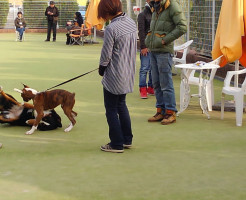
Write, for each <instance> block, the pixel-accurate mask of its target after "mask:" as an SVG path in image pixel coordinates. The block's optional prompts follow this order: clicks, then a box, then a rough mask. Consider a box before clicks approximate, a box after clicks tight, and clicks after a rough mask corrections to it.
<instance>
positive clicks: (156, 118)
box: [148, 108, 164, 122]
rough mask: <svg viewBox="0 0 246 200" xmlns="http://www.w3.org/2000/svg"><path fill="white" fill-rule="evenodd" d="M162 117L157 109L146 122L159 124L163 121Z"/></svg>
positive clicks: (159, 109)
mask: <svg viewBox="0 0 246 200" xmlns="http://www.w3.org/2000/svg"><path fill="white" fill-rule="evenodd" d="M163 118H164V115H162V114H161V108H157V112H156V114H155V115H154V116H153V117H151V118H149V119H148V122H160V121H161V120H163Z"/></svg>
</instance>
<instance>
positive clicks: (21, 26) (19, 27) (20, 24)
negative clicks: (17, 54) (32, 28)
mask: <svg viewBox="0 0 246 200" xmlns="http://www.w3.org/2000/svg"><path fill="white" fill-rule="evenodd" d="M15 27H16V31H18V32H19V35H20V37H19V41H20V42H22V38H23V33H24V31H25V27H26V21H25V19H24V18H23V16H22V12H18V13H17V17H16V18H15Z"/></svg>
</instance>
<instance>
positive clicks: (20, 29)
mask: <svg viewBox="0 0 246 200" xmlns="http://www.w3.org/2000/svg"><path fill="white" fill-rule="evenodd" d="M23 32H24V28H19V33H20V40H22V36H23Z"/></svg>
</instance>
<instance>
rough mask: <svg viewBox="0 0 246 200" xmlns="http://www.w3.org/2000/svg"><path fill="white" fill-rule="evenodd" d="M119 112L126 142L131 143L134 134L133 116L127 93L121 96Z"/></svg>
mask: <svg viewBox="0 0 246 200" xmlns="http://www.w3.org/2000/svg"><path fill="white" fill-rule="evenodd" d="M118 114H119V119H120V125H121V130H122V133H123V137H124V144H125V145H131V144H132V138H133V135H132V127H131V118H130V114H129V111H128V108H127V105H126V95H125V94H123V95H120V96H119V103H118Z"/></svg>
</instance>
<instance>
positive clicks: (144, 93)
mask: <svg viewBox="0 0 246 200" xmlns="http://www.w3.org/2000/svg"><path fill="white" fill-rule="evenodd" d="M139 91H140V97H141V99H147V98H148V96H147V88H146V87H141V88H139Z"/></svg>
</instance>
